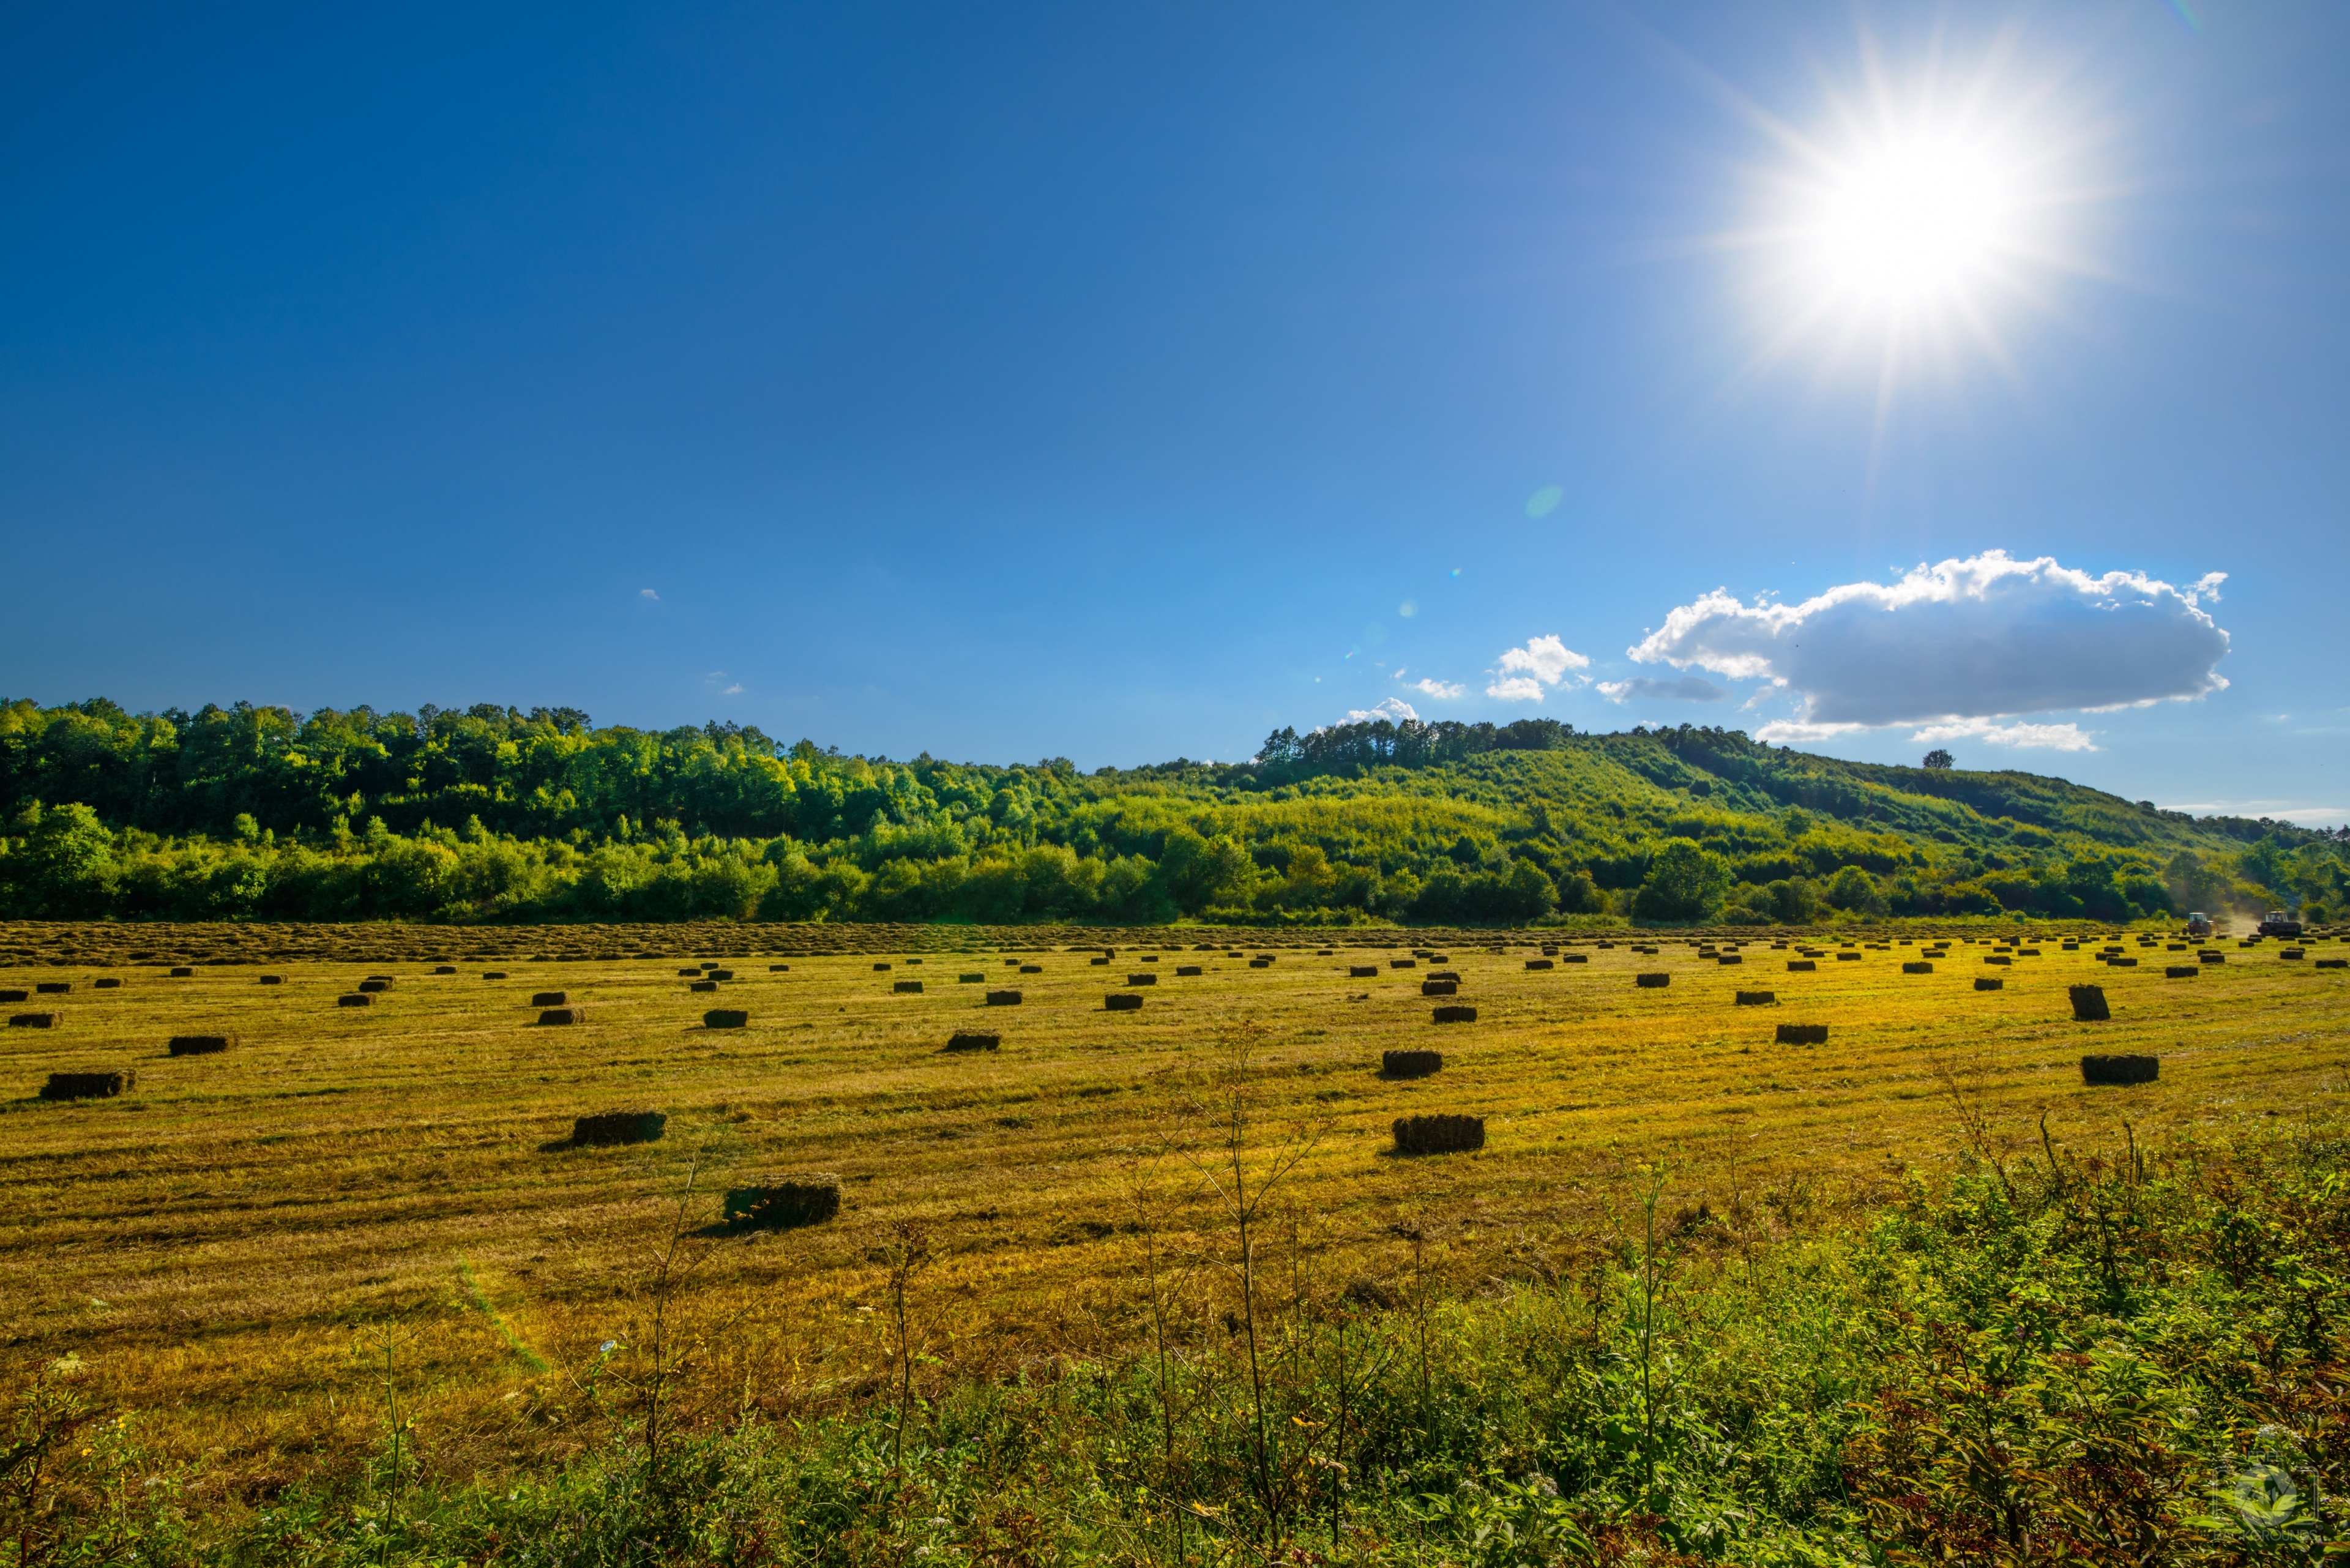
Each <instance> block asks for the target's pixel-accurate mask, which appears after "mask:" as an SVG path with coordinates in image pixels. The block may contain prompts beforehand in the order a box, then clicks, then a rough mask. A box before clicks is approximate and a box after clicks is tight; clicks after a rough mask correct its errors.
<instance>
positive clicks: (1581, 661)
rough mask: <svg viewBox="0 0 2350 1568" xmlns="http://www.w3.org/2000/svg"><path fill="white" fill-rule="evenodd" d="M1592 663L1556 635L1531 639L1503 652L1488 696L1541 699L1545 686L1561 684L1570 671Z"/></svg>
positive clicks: (1509, 700)
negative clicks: (1518, 646) (1520, 645)
mask: <svg viewBox="0 0 2350 1568" xmlns="http://www.w3.org/2000/svg"><path fill="white" fill-rule="evenodd" d="M1590 663H1591V660H1590V659H1586V658H1585V657H1584V656H1583V655H1582V654H1579V653H1577V652H1575V650H1574V649H1571V648H1569V647H1567V646H1566V644H1565V643H1563V642H1561V641H1559V639H1556V638H1555V637H1536V638H1529V639H1527V641H1526V645H1525V646H1524V647H1523V648H1513V649H1505V650H1504V651H1503V654H1502V657H1501V660H1500V663H1499V666H1498V668H1497V670H1495V673H1494V677H1493V683H1492V685H1491V686H1488V687H1486V688H1485V695H1486V696H1488V697H1493V698H1498V699H1499V700H1500V701H1504V702H1539V701H1542V699H1543V688H1544V687H1545V686H1555V685H1557V684H1558V683H1559V682H1560V681H1561V680H1565V678H1566V672H1567V671H1568V670H1583V669H1586V668H1588V667H1589V665H1590Z"/></svg>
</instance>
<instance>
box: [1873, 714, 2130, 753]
mask: <svg viewBox="0 0 2350 1568" xmlns="http://www.w3.org/2000/svg"><path fill="white" fill-rule="evenodd" d="M1909 738H1910V739H1911V740H1913V741H1926V742H1942V741H1981V742H1983V743H1984V744H1985V745H1990V746H2024V747H2035V748H2038V749H2041V750H2044V751H2051V752H2094V751H2095V750H2096V749H2097V742H2096V741H2095V738H2094V737H2092V736H2091V734H2090V733H2089V732H2087V731H2085V730H2084V729H2082V728H2081V726H2080V725H2078V724H1994V723H1992V722H1991V721H1990V720H1989V719H1962V720H1960V721H1959V722H1956V723H1952V724H1929V725H1928V726H1927V727H1926V728H1924V729H1922V730H1920V731H1918V732H1917V733H1916V734H1914V735H1912V736H1910V737H1909Z"/></svg>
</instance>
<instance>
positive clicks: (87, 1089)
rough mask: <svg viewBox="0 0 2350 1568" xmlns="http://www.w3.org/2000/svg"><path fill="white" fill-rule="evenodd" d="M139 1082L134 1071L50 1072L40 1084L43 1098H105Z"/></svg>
mask: <svg viewBox="0 0 2350 1568" xmlns="http://www.w3.org/2000/svg"><path fill="white" fill-rule="evenodd" d="M138 1082H139V1075H138V1074H137V1073H134V1072H127V1071H126V1072H120V1073H52V1074H50V1075H49V1081H48V1082H47V1083H46V1084H43V1085H41V1098H43V1099H45V1100H107V1099H112V1098H113V1097H114V1096H117V1095H120V1094H122V1093H124V1092H125V1091H126V1090H129V1089H130V1088H133V1087H135V1086H136V1085H137V1084H138Z"/></svg>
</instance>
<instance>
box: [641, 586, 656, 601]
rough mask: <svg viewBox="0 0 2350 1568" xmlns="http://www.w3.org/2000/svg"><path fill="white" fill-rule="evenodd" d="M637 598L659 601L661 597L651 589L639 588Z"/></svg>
mask: <svg viewBox="0 0 2350 1568" xmlns="http://www.w3.org/2000/svg"><path fill="white" fill-rule="evenodd" d="M637 597H639V598H640V599H653V600H656V601H658V600H659V599H660V595H659V594H657V593H655V592H653V591H652V589H650V588H639V589H638V590H637Z"/></svg>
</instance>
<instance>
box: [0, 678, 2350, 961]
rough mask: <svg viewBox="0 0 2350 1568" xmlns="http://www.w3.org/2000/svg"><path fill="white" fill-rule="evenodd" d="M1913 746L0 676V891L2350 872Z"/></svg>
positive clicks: (1220, 891)
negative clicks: (1210, 745)
mask: <svg viewBox="0 0 2350 1568" xmlns="http://www.w3.org/2000/svg"><path fill="white" fill-rule="evenodd" d="M1934 761H1935V762H1936V763H1938V764H1940V765H1936V766H1932V767H1918V768H1906V767H1887V766H1879V765H1873V764H1866V763H1846V762H1841V761H1837V760H1835V759H1834V758H1828V757H1821V756H1814V755H1810V754H1807V753H1800V752H1794V751H1789V750H1785V749H1782V748H1777V747H1773V746H1770V745H1768V744H1764V743H1762V742H1755V741H1753V740H1752V739H1750V738H1749V737H1748V736H1747V735H1745V734H1744V733H1742V732H1737V731H1728V730H1719V729H1699V728H1694V727H1690V726H1683V727H1681V728H1679V729H1677V730H1658V731H1654V732H1651V731H1648V730H1645V729H1636V730H1634V731H1632V732H1628V733H1615V734H1605V735H1601V734H1588V733H1577V732H1575V731H1574V730H1573V729H1571V728H1570V727H1568V726H1566V725H1564V724H1561V723H1558V722H1555V721H1550V720H1530V721H1522V722H1517V723H1513V724H1506V725H1492V724H1458V723H1449V722H1448V723H1430V724H1422V723H1418V722H1404V723H1401V724H1395V723H1391V722H1387V721H1384V720H1382V721H1377V722H1367V723H1359V724H1346V725H1338V726H1334V727H1331V728H1328V729H1324V730H1318V731H1315V732H1311V733H1309V734H1306V735H1302V736H1301V735H1299V734H1297V733H1296V732H1295V731H1294V730H1282V731H1278V732H1275V733H1274V734H1273V735H1270V736H1268V737H1267V738H1266V740H1265V742H1264V744H1263V748H1262V749H1261V751H1260V752H1259V753H1258V755H1257V756H1256V757H1255V758H1253V759H1252V760H1250V761H1249V762H1246V763H1194V762H1191V761H1189V760H1185V759H1178V760H1177V761H1175V762H1172V763H1160V764H1155V765H1152V766H1147V767H1139V768H1130V769H1117V768H1103V769H1100V770H1097V771H1096V772H1094V773H1091V774H1081V773H1079V772H1078V770H1077V769H1076V767H1075V766H1074V765H1072V764H1071V763H1068V762H1067V761H1066V760H1063V759H1057V758H1056V759H1049V760H1046V761H1045V762H1041V763H1035V764H1030V765H1013V766H995V765H988V764H977V763H942V762H939V761H936V760H935V759H933V758H931V757H930V756H928V755H927V754H925V755H923V756H920V757H916V758H914V759H913V760H911V761H910V762H892V761H890V760H889V759H888V758H886V757H860V756H848V755H843V754H842V753H839V752H838V751H837V750H828V749H821V748H818V747H817V746H816V745H815V744H814V743H812V742H808V741H805V740H804V741H801V742H797V743H796V744H794V745H790V746H785V745H782V744H780V743H779V742H775V741H774V740H772V739H770V738H769V737H767V736H765V735H764V734H762V733H760V732H759V731H758V730H757V729H755V728H745V727H742V726H737V725H733V724H717V723H712V724H706V725H703V726H701V727H699V728H691V727H689V728H681V729H676V730H669V731H664V732H651V731H643V730H635V729H630V728H628V727H625V726H619V725H614V726H607V727H605V728H602V729H598V728H596V727H595V726H594V725H593V724H592V723H591V722H590V721H589V718H588V715H587V714H586V713H584V712H582V711H578V710H577V709H570V708H556V709H546V708H537V709H533V710H531V711H528V712H527V713H525V712H524V711H521V710H518V709H515V708H500V707H497V706H495V705H493V704H479V705H476V706H473V707H471V708H466V709H463V710H458V709H440V708H434V707H431V706H427V707H424V708H421V709H420V710H418V711H415V712H413V713H407V712H378V711H375V710H374V709H372V708H366V707H361V708H355V709H350V710H348V711H338V710H333V709H321V710H319V711H316V712H313V713H309V714H307V715H305V714H300V713H296V712H294V711H289V710H287V709H284V708H274V707H255V706H253V705H251V704H249V703H242V702H240V703H238V704H236V705H234V707H227V708H222V707H206V708H204V709H203V710H202V711H198V712H194V713H189V712H184V711H178V710H169V711H163V712H160V713H137V714H134V713H130V712H128V711H125V710H123V709H122V708H120V706H118V705H116V704H115V703H112V702H109V701H105V700H103V699H96V700H92V701H86V702H77V703H71V704H68V705H66V706H63V707H56V708H43V707H40V706H38V705H37V704H36V703H33V702H31V701H15V702H5V703H0V835H5V836H0V913H5V914H6V915H8V916H11V917H14V918H20V919H21V918H37V917H75V918H79V917H88V916H112V917H120V918H142V917H154V918H180V919H198V918H203V919H220V918H239V919H242V918H250V919H515V920H521V919H684V918H710V917H713V916H716V917H723V918H733V919H900V920H902V919H973V920H984V921H990V922H999V921H1013V920H1021V919H1099V920H1106V921H1142V922H1159V921H1165V920H1170V919H1179V918H1193V917H1195V918H1200V919H1212V920H1218V921H1230V922H1256V923H1285V922H1318V923H1329V922H1347V921H1355V920H1363V919H1394V920H1403V921H1425V922H1441V923H1446V924H1459V923H1493V924H1501V923H1513V922H1523V921H1532V920H1541V919H1548V920H1554V921H1555V920H1563V919H1579V920H1586V921H1597V920H1607V919H1641V920H1650V921H1696V920H1708V921H1711V920H1723V921H1729V922H1732V923H1768V922H1791V923H1805V922H1814V921H1818V920H1821V919H1839V918H1881V917H1884V916H1887V915H1893V916H1902V915H1925V916H1940V917H1948V916H1953V915H1995V914H2002V913H2008V914H2022V915H2030V916H2044V917H2053V918H2084V917H2085V918H2094V919H2115V920H2119V919H2137V918H2145V917H2151V916H2159V915H2164V914H2167V913H2169V912H2171V911H2174V910H2176V909H2182V908H2185V907H2189V906H2192V907H2196V908H2208V909H2258V908H2264V907H2268V906H2272V905H2274V906H2280V907H2284V906H2290V907H2294V908H2303V909H2310V910H2313V911H2314V910H2338V909H2340V908H2341V907H2342V906H2343V905H2344V904H2345V902H2350V866H2346V865H2345V850H2346V849H2350V846H2345V842H2344V840H2343V839H2342V838H2341V837H2340V836H2334V835H2328V834H2325V833H2323V832H2317V831H2314V830H2308V829H2303V828H2299V827H2296V826H2292V825H2290V824H2286V823H2281V822H2272V821H2269V820H2267V819H2261V820H2259V821H2251V820H2248V819H2242V818H2220V817H2205V818H2192V817H2189V816H2187V815H2183V814H2180V813H2176V812H2163V811H2158V810H2157V809H2156V808H2155V807H2154V806H2153V805H2151V804H2150V803H2147V802H2137V803H2131V802H2128V801H2125V800H2122V799H2120V798H2118V797H2116V796H2114V795H2109V794H2103V793H2101V792H2098V791H2095V790H2090V789H2085V788H2083V787H2081V786H2078V785H2074V784H2068V783H2066V782H2065V781H2064V780H2062V779H2053V778H2046V777H2042V776H2039V775H2035V774H2025V773H2016V772H1972V771H1967V770H1963V769H1959V768H1956V767H1952V766H1949V765H1947V761H1946V759H1943V758H1940V757H1937V758H1935V759H1934Z"/></svg>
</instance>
